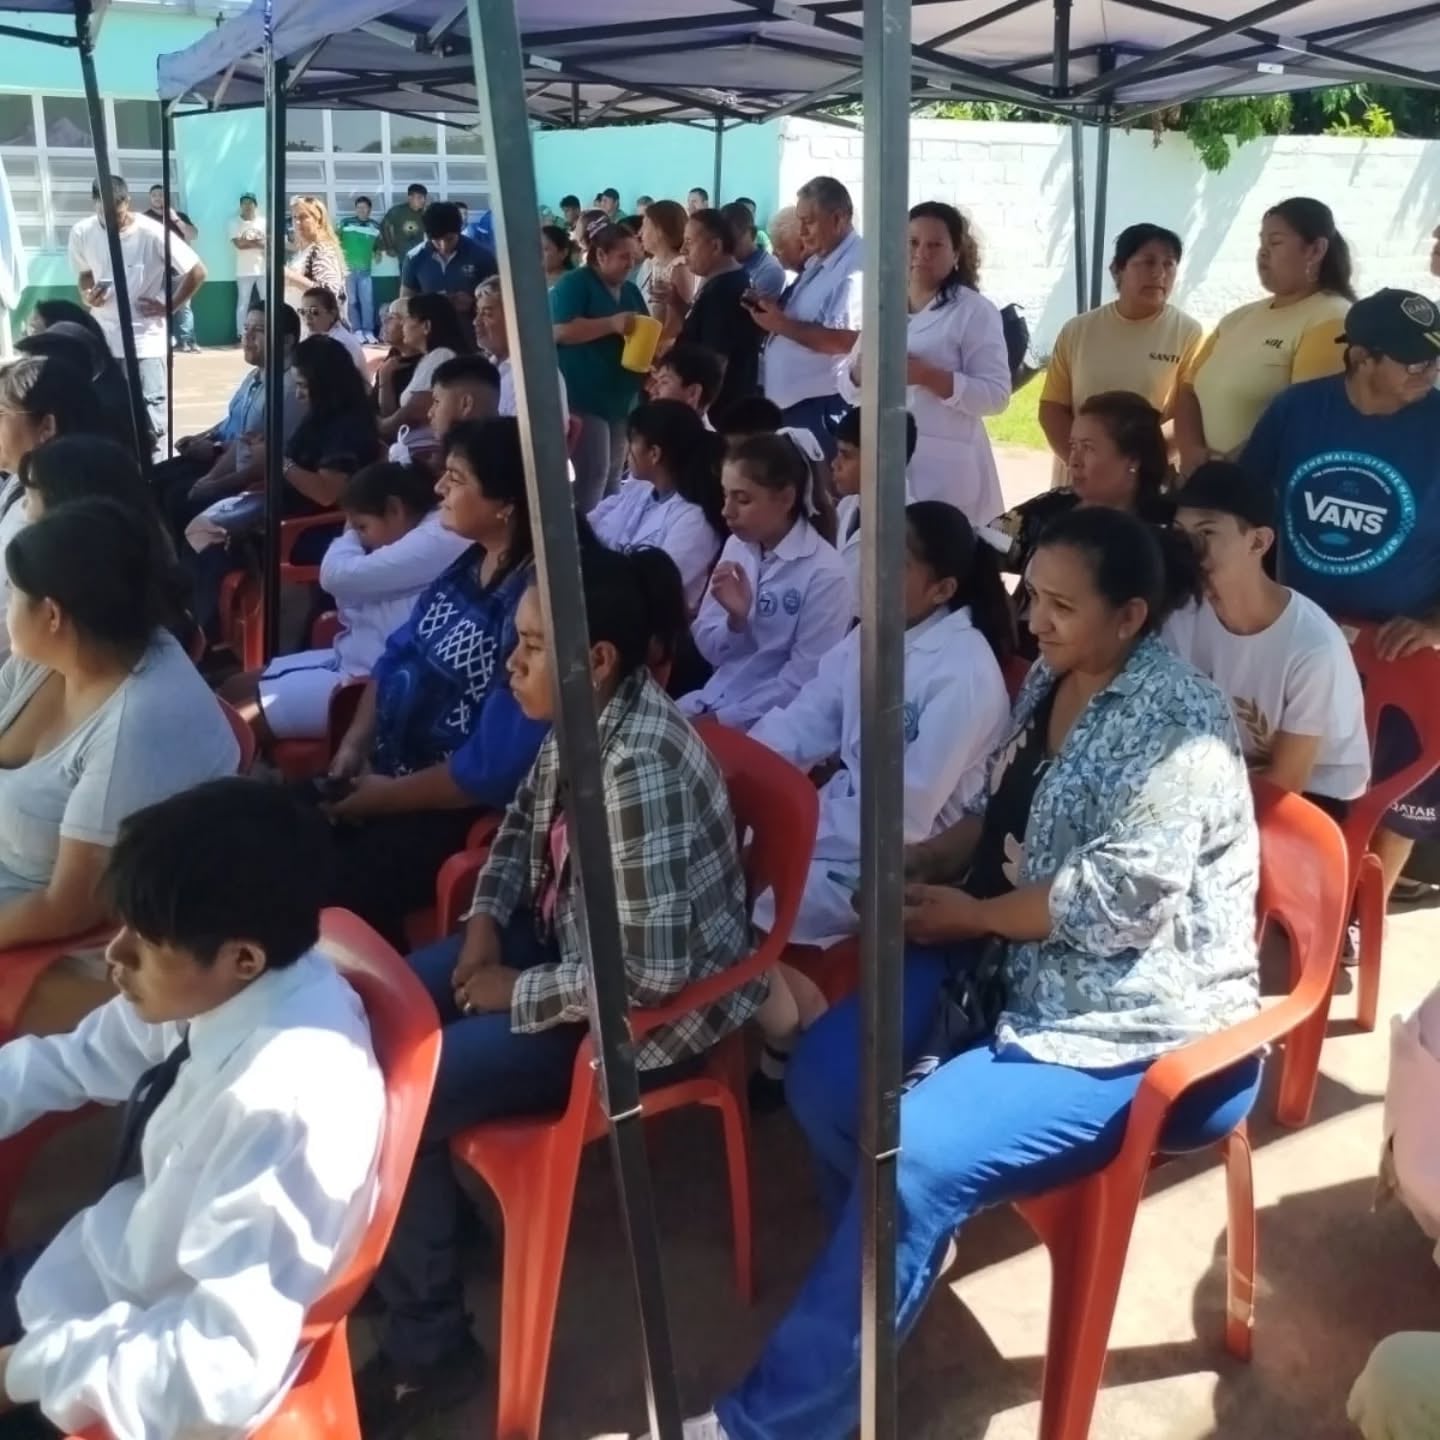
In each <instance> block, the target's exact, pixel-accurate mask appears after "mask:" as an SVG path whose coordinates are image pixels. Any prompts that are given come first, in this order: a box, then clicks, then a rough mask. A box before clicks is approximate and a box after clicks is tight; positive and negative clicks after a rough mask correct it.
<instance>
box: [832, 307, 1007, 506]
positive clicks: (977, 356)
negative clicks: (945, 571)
mask: <svg viewBox="0 0 1440 1440" xmlns="http://www.w3.org/2000/svg"><path fill="white" fill-rule="evenodd" d="M864 341H865V337H864V336H863V335H862V336H861V337H860V339H859V340H857V341H856V342H855V348H854V349H853V350H851V352H850V358H849V360H848V361H847V362H846V363H845V365H844V366H842V367H841V371H842V373H841V387H840V393H841V395H842V396H843V397H844V398H845V399H846V400H848V401H850V403H851V404H852V405H858V404H859V403H860V387H859V386H858V385H857V384H856V383H855V377H854V369H855V363H856V361H858V360H859V358H860V353H861V346H862V345H863V344H864ZM906 350H907V352H908V353H909V354H911V355H913V356H915V357H917V358H918V359H921V360H925V361H928V362H929V363H930V364H931V365H938V366H940V367H941V368H942V369H944V370H949V371H950V372H951V373H952V374H953V375H954V377H955V388H954V392H953V393H952V394H951V396H950V398H949V399H948V400H941V399H940V398H939V397H938V396H937V395H936V394H935V393H934V391H932V390H927V389H925V387H924V386H922V385H911V386H910V387H909V388H908V390H907V391H906V401H905V403H906V405H907V406H908V407H909V409H910V413H911V414H912V415H913V416H914V417H915V431H916V443H915V457H914V459H913V460H911V462H910V487H911V490H912V491H913V492H914V498H915V499H916V500H946V501H948V502H949V503H950V504H951V505H953V506H955V508H956V509H957V510H960V511H962V512H963V513H964V515H965V517H966V519H968V520H969V521H970V523H971V524H972V525H988V524H989V523H990V521H992V520H993V519H995V517H996V516H997V515H1002V514H1004V512H1005V502H1004V500H1003V499H1002V497H1001V494H1000V472H999V470H997V469H996V467H995V456H994V454H993V452H992V451H991V449H990V437H989V435H988V434H987V433H986V431H985V425H984V421H983V417H984V416H986V415H998V414H999V413H1000V412H1001V411H1002V410H1003V409H1004V408H1005V407H1006V406H1007V405H1008V404H1009V403H1010V361H1009V358H1008V356H1007V354H1006V350H1005V327H1004V325H1003V324H1002V323H1001V320H1000V312H999V311H998V310H997V309H996V308H995V307H994V305H992V304H991V303H990V302H989V301H988V300H987V299H986V298H985V297H984V296H983V295H981V294H979V293H978V292H977V291H975V290H970V289H968V288H966V287H964V286H962V287H961V288H960V289H958V290H956V291H955V293H954V294H953V295H951V296H950V298H949V299H948V300H946V301H944V302H943V303H942V302H941V301H939V300H934V301H931V303H930V304H929V305H927V306H926V307H925V309H923V310H921V311H918V312H917V313H916V314H914V315H912V316H911V317H910V324H909V331H908V339H907V340H906Z"/></svg>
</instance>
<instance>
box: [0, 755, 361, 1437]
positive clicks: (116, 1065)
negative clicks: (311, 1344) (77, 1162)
mask: <svg viewBox="0 0 1440 1440" xmlns="http://www.w3.org/2000/svg"><path fill="white" fill-rule="evenodd" d="M327 850H328V838H327V835H326V833H325V824H324V821H323V820H322V819H320V817H319V816H318V815H316V814H312V813H307V812H306V811H305V810H304V809H303V808H301V807H300V806H299V804H298V803H297V802H296V801H295V800H294V799H293V798H292V797H291V796H290V795H289V794H288V792H286V791H285V790H283V789H281V788H279V787H272V786H267V785H263V784H261V783H260V782H258V781H253V780H239V779H231V780H218V781H214V782H211V783H210V784H207V785H202V786H199V787H198V788H196V789H193V790H190V791H187V792H185V793H184V794H181V795H177V796H175V797H173V798H172V799H169V800H166V801H164V802H162V803H161V804H159V805H154V806H151V807H150V808H149V809H147V810H142V811H139V812H138V813H137V814H135V815H133V816H132V817H131V818H130V819H129V820H128V821H126V823H125V824H124V826H123V827H122V829H121V831H120V836H119V838H118V840H117V841H116V843H115V846H114V849H113V850H112V851H111V856H110V862H109V869H108V871H107V876H106V884H107V888H108V890H109V895H110V901H111V904H112V906H113V909H114V911H115V912H116V914H117V915H118V917H119V922H120V925H121V929H120V932H119V934H117V935H116V937H115V939H114V940H112V941H111V943H110V946H109V949H108V951H107V954H106V959H107V961H108V963H109V966H110V971H111V975H112V977H113V979H114V981H115V985H116V987H117V989H118V990H119V991H120V995H119V996H118V997H117V998H116V999H114V1000H111V1001H110V1002H109V1003H108V1004H106V1005H104V1006H102V1007H101V1008H100V1009H99V1010H96V1011H94V1012H93V1013H92V1014H90V1015H89V1016H87V1017H86V1018H85V1019H84V1020H83V1021H81V1023H80V1024H79V1026H78V1027H77V1028H76V1029H75V1030H74V1031H73V1032H72V1033H71V1034H69V1035H55V1036H48V1037H44V1038H40V1037H35V1036H25V1037H22V1038H20V1039H17V1040H13V1041H11V1042H10V1044H8V1045H6V1046H5V1047H4V1048H3V1049H0V1137H6V1136H10V1135H14V1134H16V1133H17V1132H19V1131H20V1130H22V1129H24V1128H25V1127H26V1126H28V1125H29V1124H30V1123H31V1122H32V1121H34V1120H36V1119H38V1118H40V1117H41V1116H43V1115H46V1114H48V1113H52V1112H57V1111H70V1110H77V1109H79V1108H80V1107H82V1106H83V1105H85V1104H87V1103H90V1102H99V1103H100V1104H108V1105H115V1104H121V1103H126V1106H127V1108H126V1112H125V1124H124V1126H123V1133H122V1138H121V1145H120V1151H119V1153H118V1154H117V1155H116V1157H115V1165H114V1170H113V1180H112V1183H111V1185H110V1188H109V1189H108V1190H107V1191H106V1192H105V1194H104V1195H103V1196H102V1197H101V1198H100V1199H99V1200H98V1201H97V1203H96V1204H94V1205H92V1206H90V1207H89V1208H88V1209H87V1210H84V1211H82V1212H81V1213H80V1214H79V1215H77V1216H76V1217H75V1218H74V1219H72V1220H71V1221H70V1222H69V1224H68V1225H66V1226H65V1228H64V1229H63V1230H62V1231H61V1232H60V1234H59V1235H58V1236H57V1237H56V1238H55V1240H54V1241H52V1242H51V1244H50V1245H49V1246H48V1247H47V1248H46V1249H44V1250H43V1251H41V1252H39V1253H38V1254H30V1255H24V1254H16V1255H10V1256H6V1255H0V1426H4V1425H6V1424H9V1425H10V1426H11V1427H12V1428H13V1427H16V1426H21V1427H25V1428H26V1429H29V1428H30V1427H29V1426H28V1425H27V1423H26V1422H27V1421H29V1420H31V1419H32V1417H33V1425H34V1426H35V1427H39V1428H37V1429H36V1430H35V1432H34V1433H46V1432H45V1431H44V1429H43V1422H42V1421H41V1420H40V1417H39V1415H38V1414H36V1413H35V1412H34V1411H33V1410H32V1411H29V1412H28V1414H27V1413H25V1412H23V1411H21V1412H20V1413H11V1414H9V1416H8V1418H7V1417H6V1412H15V1411H17V1409H18V1408H19V1407H29V1406H38V1407H39V1411H40V1412H42V1413H43V1415H44V1416H45V1417H47V1418H48V1419H49V1420H50V1421H53V1422H54V1423H55V1424H56V1425H58V1426H60V1428H61V1430H62V1431H64V1432H66V1433H74V1432H79V1431H81V1430H87V1429H89V1428H90V1427H92V1426H97V1425H98V1426H101V1427H103V1428H104V1430H105V1431H106V1432H107V1433H108V1434H109V1435H111V1436H113V1437H114V1440H171V1437H175V1436H180V1435H201V1434H203V1435H207V1436H210V1437H213V1440H222V1437H230V1436H234V1437H239V1436H242V1435H244V1434H246V1433H248V1432H249V1431H250V1430H251V1429H253V1428H254V1426H255V1424H256V1423H257V1422H258V1421H260V1420H261V1419H263V1418H264V1417H265V1416H266V1415H268V1414H269V1413H270V1411H272V1410H273V1409H274V1408H275V1407H276V1406H277V1405H278V1404H279V1402H280V1400H281V1398H282V1397H283V1395H284V1393H285V1391H286V1389H288V1387H289V1386H290V1384H291V1383H292V1382H293V1380H294V1378H295V1375H296V1373H297V1370H298V1368H299V1361H300V1358H301V1356H300V1354H299V1353H298V1347H299V1344H300V1332H301V1328H302V1325H303V1323H304V1319H305V1313H306V1311H307V1310H308V1309H309V1308H310V1306H311V1305H312V1304H313V1303H314V1302H315V1301H316V1300H317V1299H319V1297H320V1296H321V1295H322V1294H323V1293H324V1291H325V1289H326V1287H327V1286H328V1285H329V1284H330V1282H331V1280H332V1277H333V1276H334V1275H335V1274H337V1273H338V1271H339V1269H340V1267H341V1266H343V1265H344V1263H345V1262H346V1260H347V1259H348V1258H349V1256H350V1254H351V1253H352V1252H353V1250H354V1248H355V1245H356V1243H357V1242H358V1240H359V1238H360V1237H361V1235H362V1234H363V1232H364V1229H365V1226H366V1224H367V1223H368V1222H369V1218H370V1212H371V1208H372V1204H373V1200H374V1169H375V1161H376V1156H377V1153H378V1149H379V1142H380V1136H381V1129H382V1126H383V1123H384V1113H385V1085H384V1080H383V1077H382V1076H381V1074H380V1070H379V1067H378V1066H377V1064H376V1062H375V1057H374V1054H373V1052H372V1050H371V1046H370V1031H369V1026H368V1024H367V1022H366V1019H365V1014H364V1011H363V1010H362V1008H361V1006H360V1002H359V999H358V998H357V996H356V995H355V992H354V991H353V990H351V988H350V987H349V985H348V984H347V983H346V982H345V980H344V979H343V978H342V977H341V976H340V975H339V973H338V972H337V971H336V970H335V968H334V966H333V965H332V964H331V962H330V961H329V959H327V958H326V957H325V956H324V955H323V954H322V953H320V952H319V951H318V950H317V949H316V948H315V947H316V942H317V939H318V933H319V913H320V905H321V901H322V897H323V894H324V885H325V879H326V869H327V859H328V855H327ZM127 1097H128V1101H127ZM3 1163H5V1162H4V1161H3V1160H0V1164H3ZM7 1433H9V1432H7ZM21 1433H24V1432H23V1431H22V1432H21Z"/></svg>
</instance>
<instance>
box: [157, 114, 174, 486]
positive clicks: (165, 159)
mask: <svg viewBox="0 0 1440 1440" xmlns="http://www.w3.org/2000/svg"><path fill="white" fill-rule="evenodd" d="M174 131H175V126H174V121H173V120H172V119H171V118H170V107H169V106H168V105H162V106H161V107H160V188H161V189H162V190H163V191H164V192H165V201H164V204H165V219H164V222H163V223H164V226H165V454H166V456H167V457H169V456H171V455H173V454H174V453H175V276H174V274H173V273H172V271H171V265H172V264H173V261H172V260H171V257H170V146H171V145H172V144H173V143H174V138H175V135H174Z"/></svg>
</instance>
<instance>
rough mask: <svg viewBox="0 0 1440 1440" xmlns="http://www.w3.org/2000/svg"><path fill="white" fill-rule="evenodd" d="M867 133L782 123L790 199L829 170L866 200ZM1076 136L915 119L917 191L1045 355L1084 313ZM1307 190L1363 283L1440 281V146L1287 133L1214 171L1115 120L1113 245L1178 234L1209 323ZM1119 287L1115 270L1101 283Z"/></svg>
mask: <svg viewBox="0 0 1440 1440" xmlns="http://www.w3.org/2000/svg"><path fill="white" fill-rule="evenodd" d="M1095 156H1096V135H1095V132H1094V131H1093V130H1090V131H1087V134H1086V202H1087V205H1089V206H1090V210H1089V214H1088V216H1087V219H1086V242H1087V250H1088V248H1089V243H1090V239H1091V237H1092V235H1093V226H1094V208H1093V207H1094V199H1095ZM863 157H864V139H863V137H862V136H860V135H857V134H855V132H853V131H846V130H840V129H838V128H835V127H831V126H826V125H822V124H819V123H817V122H814V121H808V120H793V119H792V120H786V121H784V122H782V125H781V131H780V155H779V185H778V192H779V194H780V196H781V199H782V202H783V201H785V199H786V197H789V196H792V195H793V194H794V192H795V190H796V189H797V188H798V187H799V186H800V185H801V184H803V183H804V182H805V181H806V180H808V179H810V178H811V177H812V176H814V175H819V174H830V175H834V176H835V177H836V178H837V179H839V180H842V181H843V182H844V183H845V184H846V185H847V186H849V187H850V190H851V192H852V194H853V195H854V196H855V201H856V205H857V208H858V207H859V205H860V203H861V200H862V191H863V188H864V187H863V180H862V175H863V164H864V160H863ZM1070 177H1071V168H1070V133H1069V131H1068V129H1066V128H1064V127H1062V126H1059V125H1053V126H1052V125H1016V124H1005V123H991V122H976V121H954V120H916V121H914V122H913V123H912V125H911V136H910V194H911V197H912V199H913V200H915V201H919V200H947V201H949V202H950V203H951V204H955V205H959V206H960V207H961V209H963V210H964V211H966V213H967V214H968V215H969V216H970V217H971V219H972V220H973V221H974V222H975V225H976V227H977V230H978V232H979V235H980V239H981V246H982V261H983V269H982V274H981V284H982V288H983V289H984V290H985V293H986V294H988V295H989V296H990V298H991V299H993V300H994V301H995V302H996V303H997V304H1001V305H1004V304H1006V303H1008V302H1010V301H1017V302H1019V303H1020V304H1021V305H1023V306H1024V307H1025V311H1026V315H1027V317H1028V319H1029V321H1030V326H1031V329H1032V331H1033V332H1034V335H1035V341H1036V348H1037V350H1038V351H1040V352H1041V353H1045V352H1046V351H1048V349H1049V345H1050V342H1051V341H1052V340H1053V338H1054V336H1055V332H1056V331H1057V330H1058V329H1059V327H1060V325H1061V324H1062V323H1063V322H1064V321H1065V319H1067V318H1068V317H1069V316H1070V315H1071V314H1072V313H1074V309H1075V280H1074V273H1075V272H1074V254H1073V219H1072V214H1073V207H1072V203H1071V183H1070ZM1290 195H1313V196H1315V197H1316V198H1317V199H1320V200H1323V201H1325V202H1326V204H1328V205H1329V206H1330V207H1331V208H1332V209H1333V210H1334V211H1335V214H1336V218H1337V221H1338V223H1339V226H1340V229H1341V232H1342V233H1343V234H1344V235H1345V236H1346V237H1347V239H1348V240H1349V241H1350V244H1351V247H1352V249H1353V251H1354V254H1355V260H1356V275H1357V285H1358V288H1359V290H1360V292H1361V293H1362V294H1363V293H1366V292H1367V291H1370V290H1376V289H1378V288H1379V287H1380V286H1382V285H1400V286H1405V287H1408V288H1410V289H1417V290H1424V291H1427V292H1428V293H1436V292H1437V291H1440V282H1437V281H1435V280H1433V279H1431V277H1430V274H1429V268H1428V256H1429V251H1430V238H1429V237H1430V232H1431V230H1432V229H1434V228H1435V226H1436V225H1437V224H1440V142H1436V141H1423V140H1347V139H1339V138H1335V137H1331V136H1323V135H1321V136H1313V135H1306V136H1282V137H1279V138H1276V139H1272V140H1258V141H1254V142H1252V143H1251V144H1249V145H1243V146H1241V147H1240V148H1239V149H1238V150H1236V151H1235V153H1234V155H1233V157H1232V159H1231V161H1230V165H1229V167H1228V168H1227V169H1225V170H1224V171H1222V172H1220V173H1219V174H1211V173H1210V172H1208V171H1207V170H1206V169H1205V168H1204V166H1203V165H1202V164H1201V163H1200V160H1199V158H1198V157H1197V155H1196V154H1195V151H1194V148H1193V147H1192V146H1191V144H1190V142H1189V141H1188V140H1187V139H1186V138H1185V137H1184V136H1183V135H1179V134H1174V133H1166V134H1164V135H1162V136H1161V137H1160V141H1159V143H1158V144H1157V143H1156V140H1155V137H1154V136H1153V135H1152V134H1151V132H1150V131H1148V130H1145V131H1137V132H1134V133H1129V134H1127V133H1125V132H1117V133H1116V134H1115V135H1114V137H1113V139H1112V141H1111V152H1110V198H1109V204H1108V207H1107V212H1106V250H1107V256H1108V252H1109V249H1110V247H1111V246H1113V243H1114V238H1115V236H1116V235H1117V234H1118V233H1119V232H1120V231H1121V230H1122V229H1124V227H1125V226H1126V225H1130V224H1134V223H1135V222H1137V221H1140V220H1150V221H1154V222H1155V223H1156V224H1160V225H1167V226H1169V227H1170V228H1171V229H1172V230H1175V231H1177V232H1178V233H1179V234H1180V236H1181V238H1182V239H1183V240H1184V241H1185V246H1186V258H1185V262H1184V264H1183V266H1182V268H1181V272H1180V281H1179V284H1178V286H1177V289H1176V298H1177V300H1178V302H1179V303H1180V304H1181V305H1183V306H1184V307H1185V308H1186V309H1187V310H1189V311H1190V312H1191V313H1192V314H1193V315H1195V316H1196V317H1197V318H1199V319H1201V320H1203V321H1205V322H1207V323H1209V322H1213V321H1214V320H1216V319H1218V318H1219V316H1221V315H1223V314H1225V312H1226V311H1228V310H1230V309H1232V308H1234V307H1235V306H1236V305H1239V304H1242V303H1244V302H1245V301H1247V300H1253V299H1258V298H1260V295H1261V293H1262V292H1261V291H1260V288H1259V285H1258V283H1257V281H1256V279H1255V265H1254V252H1255V242H1256V236H1257V234H1258V232H1259V228H1260V222H1261V219H1262V217H1263V215H1264V213H1265V210H1266V209H1267V207H1269V206H1271V205H1273V204H1275V203H1276V202H1277V201H1279V200H1283V199H1284V198H1286V197H1287V196H1290ZM1109 293H1110V287H1109V283H1108V280H1107V285H1106V294H1107V296H1108V295H1109Z"/></svg>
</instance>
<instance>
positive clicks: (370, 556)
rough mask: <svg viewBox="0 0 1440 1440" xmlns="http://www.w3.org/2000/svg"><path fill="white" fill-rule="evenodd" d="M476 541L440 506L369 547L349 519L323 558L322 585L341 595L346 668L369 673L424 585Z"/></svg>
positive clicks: (340, 654)
mask: <svg viewBox="0 0 1440 1440" xmlns="http://www.w3.org/2000/svg"><path fill="white" fill-rule="evenodd" d="M471 544H472V542H471V541H469V540H466V539H465V538H464V537H463V536H460V535H456V534H455V533H454V532H453V531H451V530H447V529H446V528H445V527H444V525H442V524H441V523H440V514H439V512H438V511H435V510H432V511H431V512H430V513H429V514H428V515H427V516H426V517H425V518H424V519H423V520H422V521H421V522H420V523H419V524H418V525H417V526H416V527H415V528H414V529H413V530H411V531H409V533H408V534H405V535H402V536H401V537H400V538H399V539H398V540H396V541H395V542H394V543H393V544H390V545H382V546H381V547H380V548H379V549H378V550H371V551H368V552H367V551H366V549H365V547H364V546H363V545H362V544H361V543H360V537H359V536H358V535H356V533H355V532H354V531H353V530H352V529H350V527H349V526H348V525H347V526H346V527H345V530H344V532H343V533H342V534H340V535H339V536H337V537H336V539H335V540H333V541H332V542H331V544H330V548H329V549H328V550H326V552H325V558H324V559H323V560H322V561H321V562H320V588H321V589H322V590H324V591H325V592H326V594H328V595H333V596H334V597H335V604H336V608H337V610H338V611H339V615H340V627H341V628H340V633H339V635H337V636H336V638H335V658H336V660H337V661H338V663H339V666H340V672H341V673H342V674H343V675H346V676H356V675H368V674H369V673H370V671H371V670H372V669H373V668H374V666H375V662H376V661H377V660H378V659H379V658H380V656H381V654H382V653H383V651H384V649H385V642H386V641H387V640H388V639H389V638H390V636H391V635H393V634H394V633H395V631H396V630H398V629H399V628H400V627H401V626H402V625H403V624H404V623H405V622H406V621H407V620H408V619H409V618H410V612H411V611H412V610H413V609H414V608H415V602H416V600H418V599H419V598H420V593H421V591H423V590H424V589H425V587H426V586H427V585H429V584H430V583H431V582H432V581H433V580H436V579H438V578H439V576H440V575H441V574H443V573H444V572H445V571H446V570H448V569H449V568H450V566H452V565H453V564H454V563H455V562H456V561H457V560H458V559H459V558H460V557H461V556H462V555H463V554H464V553H465V552H466V551H467V550H468V549H470V547H471Z"/></svg>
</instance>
